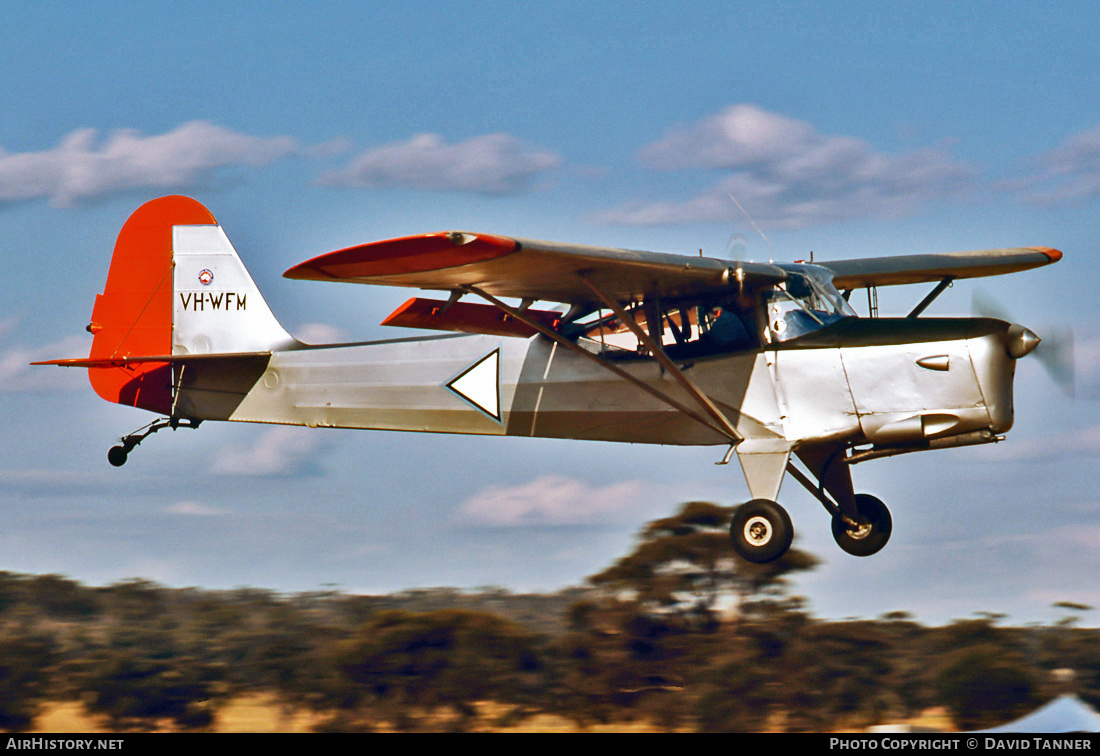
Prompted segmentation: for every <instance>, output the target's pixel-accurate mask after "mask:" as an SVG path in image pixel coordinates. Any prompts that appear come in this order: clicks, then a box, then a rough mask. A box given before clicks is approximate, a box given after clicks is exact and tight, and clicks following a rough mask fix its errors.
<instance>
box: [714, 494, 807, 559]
mask: <svg viewBox="0 0 1100 756" xmlns="http://www.w3.org/2000/svg"><path fill="white" fill-rule="evenodd" d="M793 539H794V528H793V527H792V526H791V518H790V516H789V515H788V514H787V510H785V509H783V507H781V506H779V505H778V504H776V503H775V502H774V501H770V500H768V499H753V500H752V501H750V502H748V503H746V504H742V505H741V506H739V507H738V508H737V510H736V511H735V512H734V513H733V520H732V521H731V522H730V540H731V541H733V550H734V551H736V552H737V553H738V555H740V556H741V557H743V558H744V559H746V560H748V561H750V562H755V563H757V564H764V563H766V562H774V561H775V560H776V559H778V558H779V557H781V556H783V555H784V554H786V553H787V549H789V548H790V547H791V541H792V540H793Z"/></svg>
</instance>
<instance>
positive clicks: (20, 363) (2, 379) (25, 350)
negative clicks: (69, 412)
mask: <svg viewBox="0 0 1100 756" xmlns="http://www.w3.org/2000/svg"><path fill="white" fill-rule="evenodd" d="M4 330H5V329H4V328H3V323H0V338H2V337H3V334H4ZM89 344H90V341H89V340H88V339H87V338H81V337H80V336H68V337H66V338H64V339H61V340H60V341H56V342H53V343H52V344H46V345H45V346H41V347H25V346H12V347H9V348H6V349H4V350H3V351H0V391H49V390H55V389H84V388H88V377H87V371H85V370H84V369H83V368H59V367H53V366H45V365H31V364H30V363H32V362H39V361H42V360H57V359H65V358H70V357H87V356H88V347H89Z"/></svg>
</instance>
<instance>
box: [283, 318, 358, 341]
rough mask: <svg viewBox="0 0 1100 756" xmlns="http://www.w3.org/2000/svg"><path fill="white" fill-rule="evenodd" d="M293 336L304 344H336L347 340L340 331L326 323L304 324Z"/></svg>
mask: <svg viewBox="0 0 1100 756" xmlns="http://www.w3.org/2000/svg"><path fill="white" fill-rule="evenodd" d="M294 335H295V337H296V338H297V339H298V340H299V341H301V342H302V343H305V344H338V343H341V342H344V341H347V340H348V336H347V334H346V333H345V332H344V331H343V330H342V329H340V328H337V327H336V326H333V325H329V324H327V323H306V324H305V325H303V326H301V327H300V328H299V329H298V330H296V331H295V332H294Z"/></svg>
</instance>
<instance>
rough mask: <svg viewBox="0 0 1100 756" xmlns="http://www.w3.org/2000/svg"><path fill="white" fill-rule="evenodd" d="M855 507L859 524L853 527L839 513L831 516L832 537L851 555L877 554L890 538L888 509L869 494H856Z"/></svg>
mask: <svg viewBox="0 0 1100 756" xmlns="http://www.w3.org/2000/svg"><path fill="white" fill-rule="evenodd" d="M856 509H857V511H858V512H859V519H860V521H861V524H860V525H859V526H858V527H853V526H852V525H850V524H848V523H847V522H845V521H844V518H842V517H840V516H839V515H838V516H836V517H834V518H833V539H834V540H835V541H836V543H837V546H839V547H840V548H842V549H844V550H845V551H847V552H848V553H849V554H852V555H853V556H871V555H872V554H877V553H878V552H879V551H880V550H881V549H882V547H883V546H885V545H886V542H887V541H889V540H890V532H891V531H892V530H893V527H894V523H893V520H892V519H891V518H890V510H889V509H887V508H886V505H885V504H883V503H882V500H881V499H878V498H876V497H874V496H871V495H870V494H856Z"/></svg>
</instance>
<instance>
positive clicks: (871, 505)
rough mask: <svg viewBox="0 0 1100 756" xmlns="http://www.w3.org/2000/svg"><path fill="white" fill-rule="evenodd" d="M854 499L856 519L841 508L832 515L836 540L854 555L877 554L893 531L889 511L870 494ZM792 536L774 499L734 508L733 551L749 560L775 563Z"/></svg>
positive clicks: (842, 547) (784, 515)
mask: <svg viewBox="0 0 1100 756" xmlns="http://www.w3.org/2000/svg"><path fill="white" fill-rule="evenodd" d="M855 502H856V508H857V510H858V517H857V518H850V517H846V516H844V515H843V514H841V512H840V509H839V508H837V511H836V513H835V514H833V522H832V528H833V539H834V540H835V541H836V543H837V546H839V547H840V548H841V549H843V550H844V551H846V552H847V553H849V554H851V555H853V556H861V557H863V556H871V555H872V554H877V553H878V552H879V551H881V550H882V547H883V546H885V545H886V542H887V541H889V540H890V532H891V531H892V530H893V521H892V519H891V517H890V510H889V509H887V508H886V505H885V504H883V503H882V501H881V500H880V499H878V498H876V497H874V496H871V495H870V494H856V497H855ZM833 506H836V505H833ZM793 538H794V528H793V527H792V526H791V518H790V515H788V514H787V510H785V509H783V507H781V506H779V504H777V503H776V502H774V501H770V500H768V499H753V500H752V501H750V502H747V503H745V504H742V505H741V506H739V507H737V509H736V510H734V513H733V520H732V521H731V522H730V539H731V540H732V541H733V550H734V551H736V552H737V553H738V555H740V556H741V557H742V558H744V559H746V560H748V561H750V562H755V563H757V564H765V563H767V562H774V561H775V560H776V559H778V558H779V557H781V556H783V555H784V554H785V553H787V549H789V548H790V546H791V541H792V540H793Z"/></svg>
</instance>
